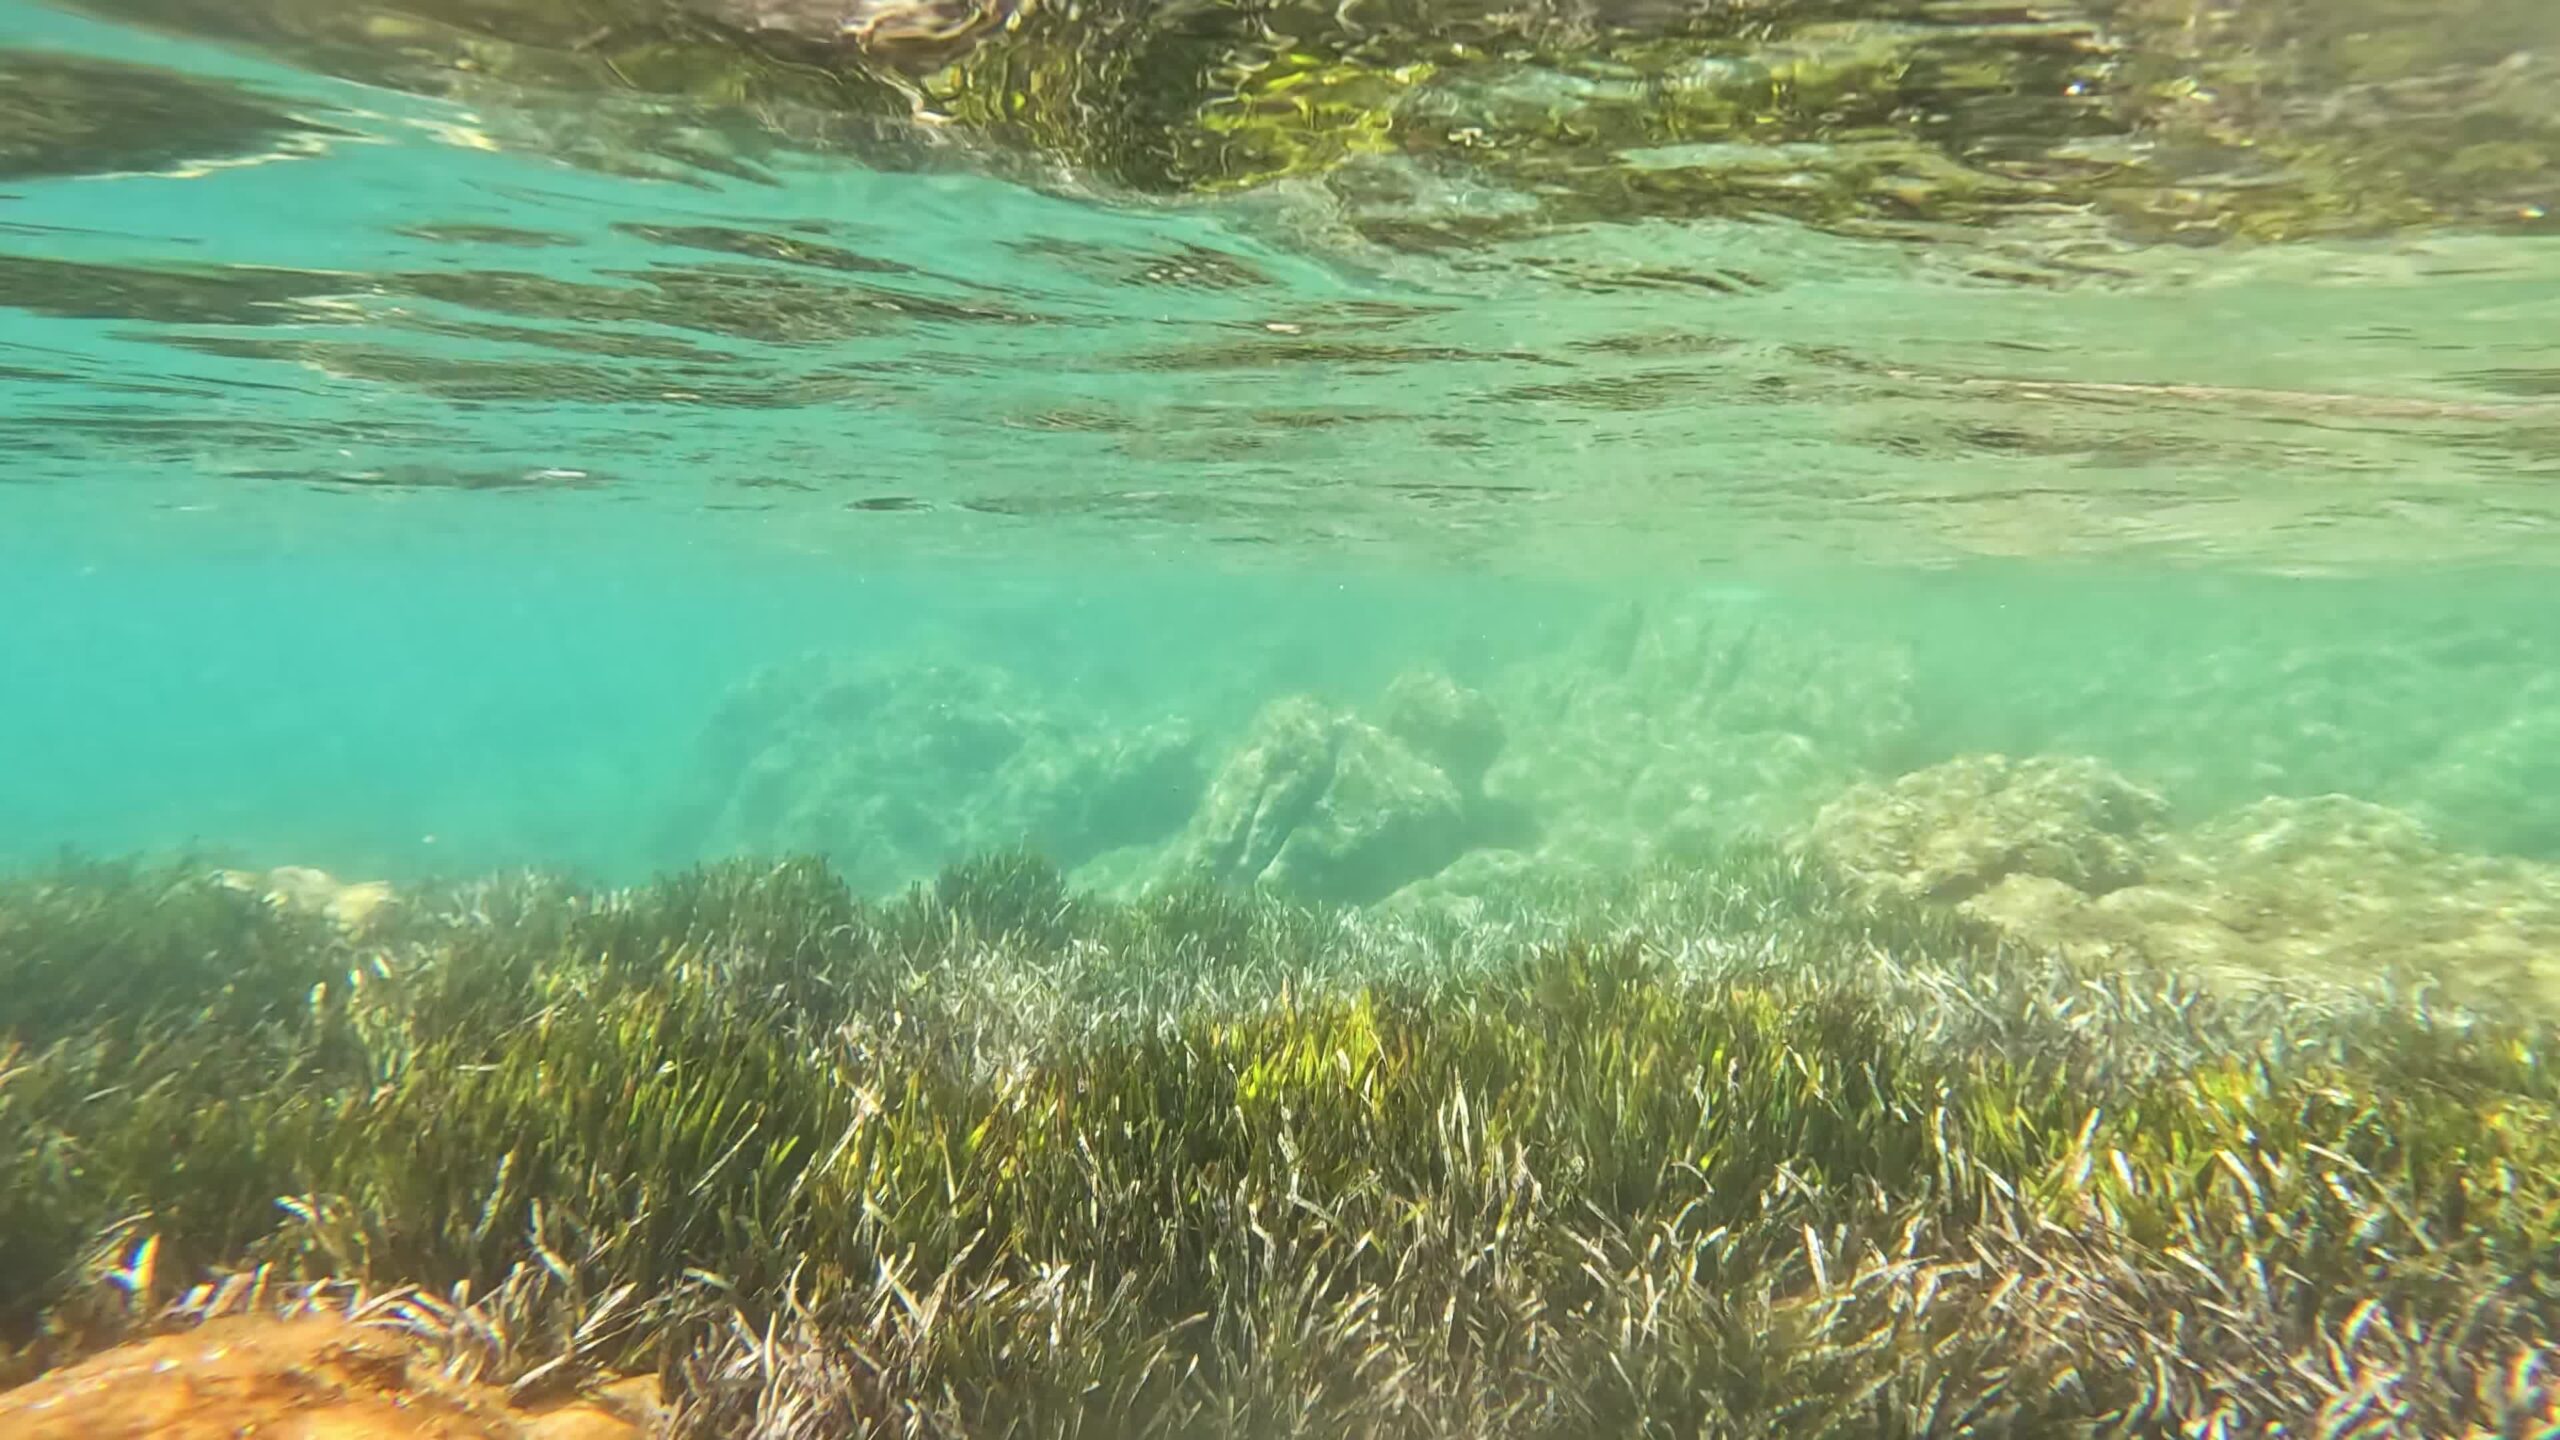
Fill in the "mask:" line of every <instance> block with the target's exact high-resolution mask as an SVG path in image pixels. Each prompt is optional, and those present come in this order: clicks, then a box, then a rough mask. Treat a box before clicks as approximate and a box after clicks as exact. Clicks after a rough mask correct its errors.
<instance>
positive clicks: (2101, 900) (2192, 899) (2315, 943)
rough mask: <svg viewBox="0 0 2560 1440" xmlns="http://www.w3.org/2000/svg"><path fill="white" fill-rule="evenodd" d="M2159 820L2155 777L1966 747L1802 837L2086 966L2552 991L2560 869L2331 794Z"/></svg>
mask: <svg viewBox="0 0 2560 1440" xmlns="http://www.w3.org/2000/svg"><path fill="white" fill-rule="evenodd" d="M2169 815H2170V807H2169V805H2168V802H2167V801H2166V800H2164V799H2163V798H2162V797H2161V795H2160V794H2159V793H2158V792H2157V791H2154V790H2150V789H2146V788H2144V787H2142V786H2139V785H2136V784H2134V783H2132V782H2131V781H2128V780H2126V779H2125V778H2124V777H2122V776H2120V775H2118V774H2116V773H2114V772H2113V771H2111V770H2109V769H2107V768H2106V767H2105V766H2103V765H2100V764H2099V763H2097V762H2095V761H2092V760H2087V759H2081V758H2072V759H2051V758H2032V759H2011V758H2008V757H2005V756H1998V755H1987V756H1971V757H1967V758H1964V759H1961V760H1956V761H1951V762H1948V763H1946V764H1942V765H1937V766H1933V767H1930V768H1929V769H1926V770H1921V771H1918V772H1915V773H1913V774H1910V775H1905V776H1903V777H1902V778H1900V779H1898V780H1895V781H1893V782H1892V783H1890V784H1875V785H1864V786H1860V787H1858V788H1857V789H1855V790H1853V791H1851V792H1850V793H1848V794H1847V795H1844V796H1843V797H1841V798H1840V799H1839V800H1837V801H1835V802H1834V803H1832V804H1831V805H1830V806H1828V807H1826V808H1825V809H1824V811H1823V812H1822V814H1821V816H1820V818H1819V819H1818V821H1817V822H1816V823H1815V825H1814V826H1813V828H1812V839H1813V843H1814V845H1815V846H1816V848H1817V849H1819V850H1820V851H1821V852H1822V853H1823V854H1825V855H1826V856H1827V857H1828V858H1829V859H1830V860H1831V861H1832V862H1833V863H1835V864H1838V865H1839V866H1841V867H1842V869H1843V870H1844V871H1845V872H1847V873H1848V874H1850V875H1851V876H1854V877H1856V878H1857V879H1858V880H1859V881H1861V882H1862V883H1864V884H1866V885H1868V886H1870V887H1872V888H1873V889H1875V890H1876V891H1878V892H1880V893H1887V894H1892V895H1896V896H1900V897H1904V898H1910V899H1919V900H1928V901H1935V902H1941V903H1946V904H1951V905H1954V906H1957V907H1959V908H1960V909H1961V910H1962V911H1964V912H1965V913H1966V914H1968V915H1971V916H1973V917H1975V918H1978V919H1980V920H1983V921H1986V922H1988V923H1990V924H1992V925H1993V926H1996V927H1997V928H1998V929H1999V930H2000V931H2001V932H2002V933H2004V934H2007V935H2009V936H2011V937H2013V938H2014V939H2016V940H2018V941H2020V942H2021V943H2024V944H2027V945H2030V946H2033V947H2037V948H2042V949H2051V950H2055V951H2059V952H2061V953H2063V954H2065V955H2069V956H2073V957H2075V958H2078V959H2082V960H2086V961H2093V962H2107V961H2110V960H2120V959H2125V958H2139V959H2143V960H2147V961H2150V962H2152V963H2155V964H2161V965H2167V966H2172V967H2174V968H2176V969H2178V970H2180V971H2181V972H2184V973H2191V974H2196V975H2200V976H2206V977H2210V978H2214V979H2218V980H2222V981H2226V982H2233V983H2240V984H2249V985H2258V984H2273V985H2276V986H2279V987H2282V986H2286V985H2296V986H2298V985H2301V984H2306V983H2324V982H2325V983H2340V984H2349V985H2361V984H2370V983H2374V982H2377V981H2382V980H2393V981H2398V982H2404V983H2426V984H2430V985H2433V986H2436V987H2438V988H2440V989H2443V990H2445V991H2448V992H2451V993H2455V994H2458V995H2461V996H2464V997H2467V998H2468V999H2471V1000H2473V1001H2481V1002H2494V1001H2496V1000H2497V999H2499V998H2501V997H2507V998H2513V997H2519V996H2525V995H2540V996H2542V997H2545V998H2550V997H2560V866H2551V865H2544V864H2537V863H2534V862H2531V861H2526V860H2518V859H2513V858H2501V857H2490V856H2482V855H2476V854H2465V853H2462V852H2460V851H2457V850H2454V849H2452V848H2449V847H2448V846H2446V845H2445V844H2444V842H2442V841H2441V840H2440V839H2438V838H2437V836H2436V835H2435V834H2434V833H2433V832H2432V831H2430V830H2429V829H2428V827H2427V826H2425V825H2424V824H2423V823H2421V822H2420V821H2418V820H2417V819H2415V818H2413V817H2411V816H2409V815H2407V814H2405V813H2403V812H2400V811H2397V810H2393V809H2390V808H2388V807H2385V806H2381V805H2376V804H2372V803H2370V802H2367V801H2362V800H2356V799H2351V798H2349V797H2346V796H2343V795H2327V796H2315V797H2308V798H2290V797H2272V798H2267V799H2263V800H2259V801H2256V802H2254V803H2252V804H2249V805H2245V806H2242V807H2240V808H2238V809H2235V810H2232V811H2229V812H2226V813H2224V814H2221V815H2218V816H2214V817H2212V818H2210V819H2207V820H2204V821H2202V822H2200V823H2197V824H2194V825H2192V826H2188V827H2185V828H2178V827H2174V826H2173V825H2171V824H2170V823H2169Z"/></svg>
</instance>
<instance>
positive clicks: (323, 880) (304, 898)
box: [214, 865, 399, 933]
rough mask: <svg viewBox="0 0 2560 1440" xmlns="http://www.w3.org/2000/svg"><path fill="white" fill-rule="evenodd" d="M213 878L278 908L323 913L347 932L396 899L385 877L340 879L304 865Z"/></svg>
mask: <svg viewBox="0 0 2560 1440" xmlns="http://www.w3.org/2000/svg"><path fill="white" fill-rule="evenodd" d="M214 878H215V879H216V880H217V881H219V882H220V883H221V884H222V885H223V886H224V887H225V888H228V889H232V890H238V891H242V892H244V893H246V894H251V895H255V896H257V897H258V898H259V899H261V900H264V901H265V902H266V903H268V904H270V905H273V906H276V907H277V908H279V909H284V910H295V911H299V912H301V913H303V914H305V915H321V916H326V917H327V918H328V919H330V920H331V921H334V922H335V923H336V924H337V925H338V926H339V927H340V928H341V929H344V930H346V931H348V932H349V933H360V932H362V931H364V930H367V929H369V928H371V927H372V925H373V923H374V921H375V920H377V919H379V918H380V917H381V914H382V911H383V908H384V907H385V906H388V905H391V904H394V903H396V902H397V900H398V899H399V897H398V896H396V895H394V894H393V893H392V890H391V882H389V881H387V880H362V881H344V880H339V879H336V878H335V877H333V876H331V875H330V874H329V872H327V871H325V870H314V869H311V868H310V867H308V866H304V865H281V866H278V867H277V868H275V869H273V870H268V871H265V872H263V873H261V872H259V871H256V870H224V871H220V872H218V873H217V874H216V875H215V876H214Z"/></svg>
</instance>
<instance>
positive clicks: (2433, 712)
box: [1920, 586, 2560, 860]
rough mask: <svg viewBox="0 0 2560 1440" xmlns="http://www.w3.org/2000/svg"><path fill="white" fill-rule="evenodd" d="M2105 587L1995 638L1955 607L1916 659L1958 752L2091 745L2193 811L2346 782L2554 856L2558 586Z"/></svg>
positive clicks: (2340, 788) (2437, 823) (2322, 791)
mask: <svg viewBox="0 0 2560 1440" xmlns="http://www.w3.org/2000/svg"><path fill="white" fill-rule="evenodd" d="M2106 599H2107V600H2110V601H2114V602H2116V603H2114V604H2113V605H2112V606H2111V608H2110V609H2109V612H2108V614H2107V616H2106V618H2105V619H2104V620H2103V621H2102V622H2101V621H2095V620H2093V619H2092V617H2091V616H2089V615H2088V614H2087V613H2085V612H2084V611H2082V610H2075V609H2073V608H2071V607H2069V606H2067V605H2057V606H2054V607H2052V608H2051V610H2050V612H2049V613H2048V614H2046V615H2045V616H2044V617H2042V620H2041V623H2039V621H2038V620H2035V619H2029V620H2025V621H2021V622H2019V623H2017V624H2016V625H2015V626H2014V627H2013V628H2012V630H2011V632H2010V634H2009V635H2008V636H2007V637H2006V638H2005V639H2004V642H2003V644H2002V646H2000V647H1998V648H1997V649H1985V648H1983V647H1979V646H1974V645H1972V644H1970V643H1969V642H1968V640H1967V638H1966V637H1965V635H1964V634H1963V633H1962V632H1961V630H1960V629H1959V628H1958V627H1957V626H1956V625H1955V624H1954V623H1953V622H1952V616H1953V613H1954V612H1952V611H1950V612H1948V616H1949V623H1948V624H1946V625H1945V626H1944V627H1943V629H1944V630H1945V631H1946V632H1947V635H1946V639H1947V642H1948V648H1949V652H1950V653H1948V654H1947V655H1944V656H1932V657H1930V658H1929V659H1928V660H1926V661H1924V663H1923V665H1922V667H1921V672H1920V673H1921V675H1922V677H1923V679H1924V682H1925V683H1926V685H1927V693H1926V694H1925V695H1924V697H1923V701H1922V703H1923V706H1924V708H1925V710H1926V711H1927V713H1929V714H1930V715H1932V717H1933V718H1935V719H1936V720H1937V721H1938V722H1939V723H1940V724H1941V725H1942V726H1943V727H1944V728H1945V730H1946V731H1947V732H1948V734H1949V736H1950V739H1951V747H1950V748H1951V751H1952V752H1966V751H2000V750H2008V751H2012V752H2021V751H2035V752H2041V753H2049V754H2085V755H2093V756H2098V757H2101V758H2103V759H2105V760H2106V761H2107V762H2108V763H2109V764H2112V765H2114V766H2116V767H2118V768H2119V769H2122V770H2125V771H2127V772H2130V773H2134V774H2139V775H2141V776H2143V777H2144V778H2145V779H2146V780H2147V781H2149V782H2151V783H2153V784H2155V785H2156V786H2157V787H2158V788H2159V789H2160V791H2161V792H2162V793H2163V794H2165V795H2167V796H2168V797H2169V798H2170V799H2171V801H2172V802H2173V804H2174V805H2175V806H2176V807H2177V811H2178V814H2177V820H2178V822H2179V823H2182V824H2189V823H2194V822H2196V821H2199V820H2202V819H2205V818H2207V817H2209V816H2213V815H2217V814H2221V813H2223V812H2226V811H2228V810H2231V809H2233V808H2235V807H2238V806H2241V805H2246V804H2249V803H2251V802H2253V801H2255V800H2258V799H2259V798H2261V797H2264V796H2269V795H2281V796H2291V797H2294V798H2310V797H2315V796H2320V795H2332V794H2337V795H2353V796H2356V797H2358V798H2360V799H2365V800H2371V801H2374V802H2376V803H2379V804H2384V805H2389V806H2391V807H2393V808H2394V809H2398V810H2403V811H2406V812H2408V813H2409V814H2412V815H2414V816H2416V817H2418V818H2419V819H2421V820H2423V821H2425V822H2426V823H2427V824H2428V826H2429V827H2430V828H2432V829H2433V830H2434V831H2435V832H2436V834H2438V835H2439V836H2441V837H2442V838H2443V840H2444V841H2445V843H2447V844H2448V845H2450V846H2452V847H2454V848H2456V849H2465V850H2478V851H2484V852H2491V853H2505V854H2513V855H2517V856H2521V857H2524V858H2527V859H2536V860H2560V806H2555V805H2553V804H2551V803H2549V800H2548V798H2547V797H2549V796H2550V795H2551V794H2552V793H2554V790H2555V788H2560V632H2555V631H2554V629H2553V627H2552V625H2551V623H2550V619H2549V615H2548V611H2547V608H2545V607H2547V601H2544V600H2540V599H2537V598H2535V597H2532V596H2530V595H2519V596H2515V597H2514V598H2509V594H2508V592H2503V591H2493V592H2484V593H2482V594H2476V595H2475V594H2467V593H2462V592H2454V593H2451V594H2447V593H2444V592H2442V591H2439V590H2431V589H2428V588H2424V587H2416V586H2391V587H2379V593H2377V594H2375V595H2373V596H2371V597H2369V598H2364V599H2358V598H2356V597H2353V596H2350V595H2346V594H2334V593H2333V594H2328V595H2323V596H2319V597H2317V598H2316V599H2313V600H2308V601H2306V600H2298V599H2295V598H2293V597H2280V598H2278V599H2270V597H2269V596H2267V595H2266V594H2264V593H2262V592H2254V591H2252V592H2241V593H2238V594H2234V595H2219V594H2209V595H2206V596H2203V597H2199V598H2196V599H2192V600H2186V601H2183V602H2181V601H2179V600H2178V599H2177V598H2176V597H2174V596H2163V595H2162V594H2160V593H2158V591H2157V589H2156V588H2155V589H2152V590H2146V591H2143V592H2130V593H2124V594H2122V595H2120V596H2109V597H2106ZM2090 603H2092V602H2090V601H2087V600H2085V599H2084V600H2083V601H2082V602H2081V604H2082V605H2084V606H2086V605H2088V604H2090ZM2021 676H2032V677H2033V683H2032V684H2021V683H2019V677H2021ZM1926 758H1928V759H1933V760H1934V759H1937V758H1941V757H1940V756H1938V755H1931V756H1928V757H1926Z"/></svg>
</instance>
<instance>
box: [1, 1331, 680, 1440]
mask: <svg viewBox="0 0 2560 1440" xmlns="http://www.w3.org/2000/svg"><path fill="white" fill-rule="evenodd" d="M626 1408H627V1407H626V1406H625V1405H619V1404H611V1403H604V1402H598V1401H587V1400H581V1401H573V1402H571V1403H569V1404H567V1405H564V1406H561V1407H559V1408H558V1409H555V1410H552V1411H550V1412H548V1413H547V1414H542V1415H528V1414H525V1413H523V1412H521V1411H517V1410H513V1409H511V1408H509V1407H508V1406H507V1404H506V1402H505V1399H504V1396H503V1394H502V1393H501V1392H500V1391H498V1390H496V1389H493V1388H491V1387H489V1386H484V1385H464V1384H460V1383H457V1382H454V1381H451V1380H447V1379H445V1378H444V1377H443V1375H441V1374H440V1373H439V1372H438V1371H437V1369H436V1367H435V1365H434V1364H433V1363H432V1362H430V1361H429V1360H428V1359H427V1358H426V1357H424V1356H422V1355H421V1354H420V1353H419V1350H418V1347H417V1345H416V1343H415V1342H413V1341H411V1340H409V1339H408V1338H406V1337H404V1336H401V1335H398V1334H396V1333H393V1332H391V1331H387V1330H381V1329H373V1328H368V1327H365V1326H359V1325H350V1324H348V1323H346V1322H345V1321H343V1320H339V1319H335V1318H331V1317H325V1316H307V1317H304V1318H301V1319H295V1320H272V1319H265V1318H254V1317H251V1318H237V1319H226V1320H215V1321H212V1322H209V1323H207V1324H205V1325H203V1326H200V1327H198V1328H196V1329H193V1330H189V1331H186V1332H184V1333H182V1334H177V1335H163V1336H158V1337H155V1338H153V1339H149V1340H141V1341H136V1342H134V1343H133V1344H130V1345H123V1346H119V1347H117V1348H116V1349H113V1350H110V1351H107V1352H106V1353H104V1354H102V1355H94V1356H91V1357H90V1358H89V1359H87V1360H83V1361H81V1362H80V1363H78V1364H76V1365H67V1366H64V1367H63V1368H61V1369H59V1370H56V1371H53V1372H52V1373H50V1374H47V1375H44V1376H42V1377H40V1378H38V1379H36V1380H33V1381H31V1382H29V1383H27V1384H25V1385H22V1386H19V1387H18V1388H17V1389H15V1390H11V1391H9V1392H7V1393H6V1394H0V1440H233V1437H237V1436H244V1435H254V1436H257V1437H259V1440H642V1437H644V1436H646V1435H647V1434H649V1433H650V1428H649V1427H648V1426H647V1425H646V1424H645V1423H643V1422H642V1421H640V1420H635V1419H633V1418H630V1417H629V1415H628V1414H626V1413H625V1410H626Z"/></svg>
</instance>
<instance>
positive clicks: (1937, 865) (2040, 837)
mask: <svg viewBox="0 0 2560 1440" xmlns="http://www.w3.org/2000/svg"><path fill="white" fill-rule="evenodd" d="M2168 813H2169V805H2168V802H2167V801H2166V800H2163V799H2162V798H2161V797H2160V796H2158V795H2156V794H2154V793H2153V792H2151V791H2148V790H2145V789H2142V788H2141V787H2139V786H2137V785H2134V784H2132V783H2131V782H2129V781H2127V780H2125V779H2124V778H2123V777H2122V776H2119V775H2117V774H2115V773H2114V772H2113V771H2110V770H2108V769H2107V768H2106V767H2105V766H2103V765H2100V764H2099V763H2098V762H2096V761H2094V760H2084V759H2066V760H2054V759H2027V760H2011V759H2009V758H2008V757H2006V756H2002V755H1983V756H1972V757H1968V758H1965V759H1961V760H1951V761H1949V762H1947V763H1946V764H1943V765H1933V766H1931V767H1930V768H1928V769H1926V770H1921V771H1917V772H1914V773H1913V774H1909V775H1905V776H1903V777H1902V778H1901V779H1899V780H1896V781H1894V782H1893V783H1891V784H1889V785H1881V786H1877V785H1865V786H1860V787H1858V788H1857V789H1856V790H1853V791H1851V792H1850V793H1849V794H1847V795H1844V796H1842V797H1841V798H1840V799H1838V800H1835V801H1833V802H1832V803H1831V804H1829V805H1827V806H1825V807H1823V810H1822V813H1821V815H1820V816H1819V817H1817V818H1816V819H1815V821H1814V826H1813V837H1814V843H1815V844H1816V845H1818V846H1819V847H1820V848H1821V849H1822V850H1823V851H1824V852H1826V853H1827V854H1828V855H1829V856H1830V857H1831V859H1832V861H1833V863H1835V864H1837V865H1838V866H1840V868H1841V869H1842V870H1844V871H1846V872H1847V873H1848V874H1849V875H1850V876H1852V877H1853V878H1855V879H1857V880H1860V881H1862V882H1865V883H1867V884H1869V885H1872V886H1875V887H1876V888H1879V889H1883V890H1888V891H1892V892H1895V893H1897V894H1901V895H1903V896H1906V897H1911V898H1917V899H1928V900H1943V901H1951V902H1953V901H1965V900H1971V899H1973V898H1974V897H1975V896H1978V895H1981V894H1983V893H1984V892H1985V891H1988V890H1991V889H1993V888H1995V887H1997V886H1999V885H2000V884H2001V883H2002V882H2004V881H2007V880H2009V879H2011V878H2013V877H2020V876H2024V877H2029V878H2032V879H2037V880H2046V881H2052V882H2055V883H2057V884H2061V885H2064V886H2068V887H2069V888H2070V889H2071V890H2072V891H2074V892H2075V893H2078V894H2082V895H2103V894H2106V893H2107V892H2109V891H2111V890H2119V889H2122V888H2123V887H2125V886H2127V885H2132V884H2136V883H2138V882H2139V881H2140V880H2141V879H2142V878H2143V874H2144V871H2145V867H2146V864H2147V863H2148V861H2149V859H2150V856H2151V854H2152V852H2153V851H2154V850H2155V849H2156V847H2157V845H2158V840H2159V828H2160V826H2161V824H2162V822H2163V821H2164V820H2165V819H2166V818H2167V816H2168Z"/></svg>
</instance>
